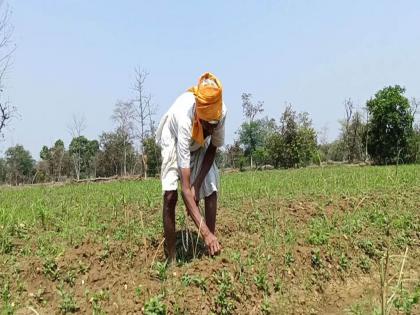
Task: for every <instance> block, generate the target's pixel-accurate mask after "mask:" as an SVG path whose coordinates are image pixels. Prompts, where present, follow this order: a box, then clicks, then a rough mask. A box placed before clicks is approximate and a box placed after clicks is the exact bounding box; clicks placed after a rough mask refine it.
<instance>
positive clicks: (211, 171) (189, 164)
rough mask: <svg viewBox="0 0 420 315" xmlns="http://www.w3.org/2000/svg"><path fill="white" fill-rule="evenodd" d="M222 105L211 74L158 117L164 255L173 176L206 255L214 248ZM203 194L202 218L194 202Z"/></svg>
mask: <svg viewBox="0 0 420 315" xmlns="http://www.w3.org/2000/svg"><path fill="white" fill-rule="evenodd" d="M225 116H226V107H225V105H224V103H223V100H222V84H221V83H220V81H219V80H218V79H217V78H216V77H215V76H214V75H213V74H211V73H205V74H203V75H202V76H201V77H200V79H199V82H198V85H197V86H194V87H192V88H190V89H189V90H188V91H187V92H185V93H183V94H182V95H180V96H179V97H178V98H177V99H176V101H175V103H174V104H173V105H172V106H171V108H170V109H169V110H168V112H167V113H166V114H165V115H164V116H163V117H162V119H161V121H160V123H159V127H158V130H157V134H156V140H157V142H158V144H159V145H160V147H161V150H162V168H161V180H162V190H163V225H164V232H165V241H166V248H167V254H168V258H169V260H170V261H174V260H175V259H176V248H175V206H176V203H177V199H178V192H177V188H178V180H179V179H180V180H181V193H182V198H183V200H184V203H185V206H186V208H187V211H188V213H189V215H190V216H191V218H192V219H193V221H194V223H195V225H196V226H197V228H198V229H199V231H200V233H201V236H202V237H203V239H204V242H205V244H206V246H207V249H208V251H209V253H210V255H215V254H217V253H218V252H220V249H221V248H220V244H219V242H218V240H217V238H216V236H215V229H216V208H217V190H218V184H219V173H218V169H217V167H216V164H215V163H214V160H215V156H216V149H217V148H218V147H220V146H222V145H223V144H224V137H225V128H224V125H225ZM202 198H204V201H205V202H204V204H205V218H203V217H202V216H201V214H200V211H199V208H198V202H199V200H200V199H202Z"/></svg>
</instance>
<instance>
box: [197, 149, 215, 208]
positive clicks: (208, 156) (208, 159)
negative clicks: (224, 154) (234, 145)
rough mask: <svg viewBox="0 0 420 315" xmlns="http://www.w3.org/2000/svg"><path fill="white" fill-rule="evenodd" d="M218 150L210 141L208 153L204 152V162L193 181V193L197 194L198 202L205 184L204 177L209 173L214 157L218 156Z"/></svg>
mask: <svg viewBox="0 0 420 315" xmlns="http://www.w3.org/2000/svg"><path fill="white" fill-rule="evenodd" d="M216 151H217V148H216V147H215V146H214V145H213V144H212V143H210V145H209V146H208V148H207V150H206V153H205V154H204V159H203V163H202V164H201V169H200V171H199V173H198V175H197V177H196V179H195V181H194V183H192V186H193V188H194V191H193V193H194V194H195V196H194V197H195V199H196V201H197V202H198V200H199V196H200V188H201V185H202V184H203V181H204V178H206V176H207V173H208V172H209V170H210V168H211V166H212V165H213V162H214V159H215V158H216Z"/></svg>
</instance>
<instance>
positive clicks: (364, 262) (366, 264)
mask: <svg viewBox="0 0 420 315" xmlns="http://www.w3.org/2000/svg"><path fill="white" fill-rule="evenodd" d="M358 265H359V268H360V269H361V270H362V271H363V272H364V273H368V272H369V271H370V261H369V258H367V257H361V258H360V260H359V264H358Z"/></svg>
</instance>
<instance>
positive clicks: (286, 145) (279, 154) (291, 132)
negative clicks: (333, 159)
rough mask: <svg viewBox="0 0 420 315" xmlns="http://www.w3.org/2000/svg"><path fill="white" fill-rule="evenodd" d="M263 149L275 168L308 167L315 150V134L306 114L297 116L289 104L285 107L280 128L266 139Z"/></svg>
mask: <svg viewBox="0 0 420 315" xmlns="http://www.w3.org/2000/svg"><path fill="white" fill-rule="evenodd" d="M265 147H266V148H267V156H268V158H269V159H270V161H271V163H272V164H273V165H274V166H275V167H279V166H281V167H286V168H287V167H299V166H306V165H308V164H309V163H310V162H311V161H312V159H313V157H314V154H315V153H316V148H317V141H316V132H315V130H314V128H313V127H312V121H311V120H310V119H309V115H308V113H300V114H297V113H296V112H295V111H294V110H293V109H292V106H291V105H290V104H289V105H287V106H286V109H285V111H284V112H283V114H282V116H281V118H280V126H279V127H278V128H277V131H276V132H273V133H271V134H270V135H269V136H268V137H267V138H266V142H265Z"/></svg>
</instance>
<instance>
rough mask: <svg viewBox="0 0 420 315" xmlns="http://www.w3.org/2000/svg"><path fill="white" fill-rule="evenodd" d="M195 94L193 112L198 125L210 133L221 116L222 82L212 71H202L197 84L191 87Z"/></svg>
mask: <svg viewBox="0 0 420 315" xmlns="http://www.w3.org/2000/svg"><path fill="white" fill-rule="evenodd" d="M192 92H193V93H194V95H195V105H196V106H195V114H196V116H197V118H198V120H199V122H200V125H201V126H202V128H203V129H204V130H206V131H207V132H208V133H209V134H212V133H213V131H214V129H215V128H216V126H217V124H218V123H219V120H220V119H221V117H222V83H221V82H220V81H219V79H218V78H217V77H216V76H215V75H214V74H212V73H210V72H206V73H204V74H203V75H202V76H201V77H200V79H199V80H198V85H197V86H195V87H193V88H192Z"/></svg>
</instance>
